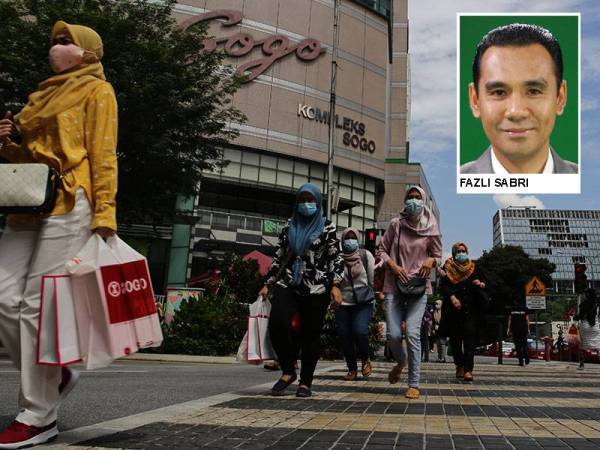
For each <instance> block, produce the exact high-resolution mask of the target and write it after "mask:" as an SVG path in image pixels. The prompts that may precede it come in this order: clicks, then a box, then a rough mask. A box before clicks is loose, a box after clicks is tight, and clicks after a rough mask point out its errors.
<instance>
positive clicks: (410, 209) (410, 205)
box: [404, 198, 423, 216]
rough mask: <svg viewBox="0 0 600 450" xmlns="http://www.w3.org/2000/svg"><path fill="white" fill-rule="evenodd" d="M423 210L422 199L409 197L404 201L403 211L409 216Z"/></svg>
mask: <svg viewBox="0 0 600 450" xmlns="http://www.w3.org/2000/svg"><path fill="white" fill-rule="evenodd" d="M421 211H423V200H421V199H419V198H409V199H408V200H406V201H405V202H404V212H405V213H406V214H408V215H409V216H416V215H418V214H420V213H421Z"/></svg>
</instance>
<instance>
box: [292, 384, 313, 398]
mask: <svg viewBox="0 0 600 450" xmlns="http://www.w3.org/2000/svg"><path fill="white" fill-rule="evenodd" d="M311 395H312V392H311V391H310V389H309V388H307V387H306V386H298V389H297V390H296V397H301V398H307V397H310V396H311Z"/></svg>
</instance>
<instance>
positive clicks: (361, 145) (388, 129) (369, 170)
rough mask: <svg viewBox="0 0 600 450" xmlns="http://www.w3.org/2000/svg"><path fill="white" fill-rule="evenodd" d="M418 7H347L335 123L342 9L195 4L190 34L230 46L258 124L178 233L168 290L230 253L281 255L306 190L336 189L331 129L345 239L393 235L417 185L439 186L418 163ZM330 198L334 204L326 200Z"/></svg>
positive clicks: (385, 0)
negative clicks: (389, 231) (413, 115)
mask: <svg viewBox="0 0 600 450" xmlns="http://www.w3.org/2000/svg"><path fill="white" fill-rule="evenodd" d="M407 13H408V11H407V0H344V1H342V2H341V7H340V13H339V22H338V23H339V28H338V29H339V44H338V47H337V48H338V50H337V64H338V72H337V73H338V76H337V92H336V107H335V108H336V110H335V113H336V114H335V117H333V118H331V117H330V116H331V115H330V112H329V110H330V106H329V101H330V85H331V73H332V43H333V37H334V32H333V30H334V27H333V24H334V2H333V0H294V1H291V0H260V1H258V0H254V1H248V0H246V1H244V0H185V1H181V2H179V3H178V4H177V5H176V6H175V16H176V18H177V20H178V22H179V23H180V24H181V25H182V27H184V28H187V27H194V26H201V25H200V24H202V23H205V24H207V25H208V27H209V33H208V35H209V36H210V37H211V38H210V39H209V40H208V41H206V42H205V49H207V50H209V49H217V50H218V49H222V50H224V51H225V52H226V54H227V59H226V63H227V64H229V65H231V66H232V67H233V68H234V69H235V70H237V71H238V72H239V73H244V74H246V75H247V81H246V82H245V83H244V84H243V85H242V87H241V88H240V89H239V91H238V92H237V93H236V94H235V96H234V98H233V104H234V105H235V106H236V107H237V108H238V109H240V110H241V111H242V112H243V113H244V114H245V115H246V117H247V121H246V122H245V123H243V124H236V123H232V124H231V126H232V127H234V128H236V129H237V130H238V131H239V137H238V138H237V139H236V140H235V141H234V142H232V143H231V145H230V146H228V147H227V148H224V149H223V158H224V159H225V160H227V161H229V164H228V165H227V166H226V167H225V168H224V170H223V171H222V172H221V173H206V174H205V176H204V177H203V180H202V183H201V193H200V195H199V196H198V197H197V198H196V199H195V201H194V202H193V203H191V202H190V203H189V204H187V205H182V206H184V207H187V208H189V209H190V215H191V216H192V217H194V219H195V222H194V220H192V221H190V222H189V223H187V224H177V225H175V226H174V228H173V233H172V241H171V246H170V255H169V269H168V276H167V278H168V279H167V283H168V284H169V285H170V286H184V285H186V283H187V282H188V281H189V280H190V278H192V279H193V278H194V277H196V276H197V275H199V274H201V273H202V272H204V271H205V269H206V267H207V265H208V261H209V259H210V258H212V257H219V256H220V255H222V254H224V253H225V252H228V251H234V252H236V253H240V254H245V253H248V252H250V251H252V250H260V251H261V252H263V253H266V254H273V252H274V247H273V246H274V244H276V242H277V234H278V231H279V230H280V227H281V226H282V225H283V224H284V223H285V221H286V219H287V218H288V217H289V216H290V214H291V208H292V205H293V203H294V196H295V192H296V190H297V188H298V187H299V186H301V185H302V184H304V183H306V182H308V181H310V182H312V183H315V184H317V185H318V186H320V187H321V188H322V189H323V191H324V192H325V191H326V175H327V161H328V137H329V122H330V119H331V123H332V126H334V127H335V133H334V141H335V145H334V149H335V152H334V154H335V157H334V166H335V170H334V185H335V187H336V188H337V189H338V192H339V201H338V202H337V212H336V213H335V214H334V216H333V219H334V220H335V222H336V223H337V225H338V228H339V229H340V230H342V229H344V228H346V227H348V226H353V227H356V228H358V229H359V230H364V229H366V228H372V227H375V228H385V226H386V225H387V223H388V222H389V220H390V218H392V217H393V216H395V215H396V214H397V213H398V211H399V209H401V208H402V203H403V194H404V191H405V188H406V185H407V184H418V185H420V186H422V187H423V188H424V189H425V191H426V192H427V193H428V196H429V198H428V199H427V202H428V204H429V205H430V207H432V208H433V209H434V211H435V212H436V215H438V214H437V208H436V206H435V203H434V199H433V196H432V194H431V189H430V188H429V186H428V184H427V181H426V179H425V175H424V173H423V169H422V167H421V165H420V164H418V163H412V162H410V161H409V145H408V141H409V138H408V128H409V111H410V108H409V107H410V79H409V73H410V72H409V54H408V14H407ZM325 198H326V196H325Z"/></svg>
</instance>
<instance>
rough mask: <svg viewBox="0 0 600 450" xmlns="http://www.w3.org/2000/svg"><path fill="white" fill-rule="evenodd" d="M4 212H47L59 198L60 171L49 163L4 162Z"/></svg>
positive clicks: (0, 196)
mask: <svg viewBox="0 0 600 450" xmlns="http://www.w3.org/2000/svg"><path fill="white" fill-rule="evenodd" d="M0 180H1V181H0V214H45V213H49V212H50V211H52V209H53V208H54V203H55V201H56V189H57V188H58V184H59V182H60V175H59V173H58V172H57V171H56V170H55V169H53V168H52V167H50V166H48V165H46V164H37V163H35V164H0Z"/></svg>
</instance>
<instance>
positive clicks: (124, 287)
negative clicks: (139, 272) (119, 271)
mask: <svg viewBox="0 0 600 450" xmlns="http://www.w3.org/2000/svg"><path fill="white" fill-rule="evenodd" d="M146 287H148V282H147V281H146V280H145V279H144V278H138V279H135V280H133V281H123V282H121V283H119V282H117V281H111V282H110V283H108V287H107V289H106V292H107V293H108V295H109V296H111V297H118V296H120V295H121V292H125V293H127V294H129V293H131V292H138V291H142V290H144V289H146Z"/></svg>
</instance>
